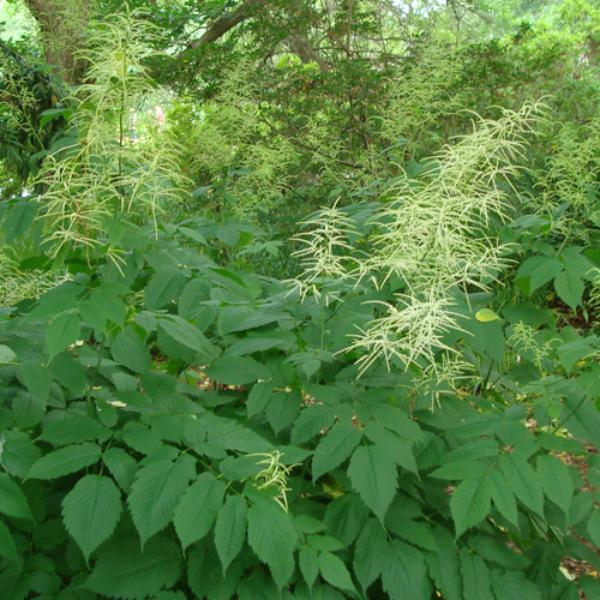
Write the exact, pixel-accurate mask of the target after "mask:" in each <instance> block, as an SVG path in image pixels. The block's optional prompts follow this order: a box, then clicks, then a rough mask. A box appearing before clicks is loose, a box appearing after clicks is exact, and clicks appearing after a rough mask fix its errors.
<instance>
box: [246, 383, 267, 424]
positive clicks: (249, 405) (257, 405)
mask: <svg viewBox="0 0 600 600" xmlns="http://www.w3.org/2000/svg"><path fill="white" fill-rule="evenodd" d="M272 396H273V385H272V384H271V383H268V382H266V381H261V382H260V383H256V384H254V386H253V387H252V389H251V390H250V393H249V394H248V400H247V401H246V412H247V414H248V418H249V419H251V418H252V417H254V416H255V415H258V414H259V413H261V412H263V411H264V410H265V408H267V405H268V404H269V400H270V399H271V397H272Z"/></svg>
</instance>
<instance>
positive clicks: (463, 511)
mask: <svg viewBox="0 0 600 600" xmlns="http://www.w3.org/2000/svg"><path fill="white" fill-rule="evenodd" d="M490 508H491V486H490V482H489V479H488V478H487V477H481V478H479V479H466V480H465V481H463V482H461V483H460V484H459V485H458V486H457V487H456V488H455V490H454V491H453V492H452V497H451V498H450V512H451V514H452V519H453V521H454V527H455V529H456V537H457V538H458V537H459V536H460V535H461V534H462V533H464V532H465V531H466V530H467V529H469V528H470V527H473V526H475V525H477V524H478V523H480V522H481V521H482V520H483V519H485V517H486V516H487V515H488V514H489V512H490Z"/></svg>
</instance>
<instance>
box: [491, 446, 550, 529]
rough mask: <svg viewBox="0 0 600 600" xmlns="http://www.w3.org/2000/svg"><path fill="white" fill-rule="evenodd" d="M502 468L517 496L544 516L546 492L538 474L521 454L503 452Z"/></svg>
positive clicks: (501, 458)
mask: <svg viewBox="0 0 600 600" xmlns="http://www.w3.org/2000/svg"><path fill="white" fill-rule="evenodd" d="M500 468H501V469H502V472H503V473H504V477H505V478H506V481H507V482H508V485H509V486H510V488H511V489H512V491H513V493H514V494H515V496H516V497H517V498H518V499H519V500H520V501H521V502H522V503H523V504H524V505H525V506H527V507H528V508H530V509H531V510H533V511H534V512H536V513H537V514H538V515H540V516H541V517H543V516H544V494H543V492H542V486H541V485H540V480H539V477H538V474H537V473H536V472H535V471H534V470H533V467H532V466H531V465H530V464H529V463H528V462H527V461H526V460H525V459H524V458H521V457H520V456H517V455H515V454H503V455H502V456H501V457H500Z"/></svg>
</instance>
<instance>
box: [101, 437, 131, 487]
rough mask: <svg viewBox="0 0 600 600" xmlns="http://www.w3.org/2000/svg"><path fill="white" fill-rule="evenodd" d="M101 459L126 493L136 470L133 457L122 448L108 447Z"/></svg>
mask: <svg viewBox="0 0 600 600" xmlns="http://www.w3.org/2000/svg"><path fill="white" fill-rule="evenodd" d="M102 461H103V462H104V464H105V465H106V467H107V468H108V470H109V471H110V474H111V475H112V476H113V477H114V478H115V481H116V482H117V483H118V484H119V487H120V488H121V489H122V490H123V491H124V492H125V493H126V494H128V493H129V490H130V489H131V484H132V483H133V480H134V479H135V472H136V471H137V462H136V460H135V458H133V456H131V455H129V454H127V452H125V450H123V449H122V448H109V449H108V450H107V451H106V452H105V453H104V454H103V456H102Z"/></svg>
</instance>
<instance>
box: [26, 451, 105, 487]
mask: <svg viewBox="0 0 600 600" xmlns="http://www.w3.org/2000/svg"><path fill="white" fill-rule="evenodd" d="M100 455H101V452H100V448H99V447H98V446H97V445H96V444H73V445H71V446H66V447H65V448H60V449H59V450H54V451H53V452H49V453H48V454H46V455H45V456H42V458H40V459H39V460H36V461H35V462H34V463H33V465H31V468H30V469H29V472H28V473H27V479H56V478H57V477H63V476H64V475H69V474H71V473H75V472H77V471H80V470H81V469H83V468H85V467H89V466H91V465H93V464H94V463H97V462H98V460H100Z"/></svg>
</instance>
